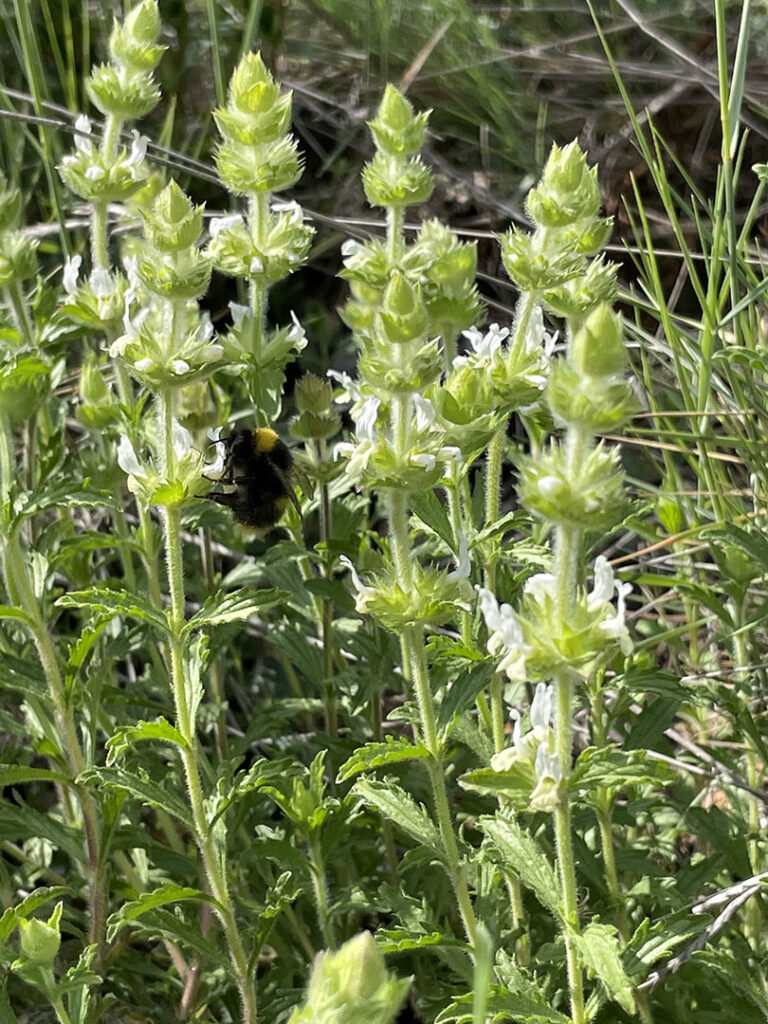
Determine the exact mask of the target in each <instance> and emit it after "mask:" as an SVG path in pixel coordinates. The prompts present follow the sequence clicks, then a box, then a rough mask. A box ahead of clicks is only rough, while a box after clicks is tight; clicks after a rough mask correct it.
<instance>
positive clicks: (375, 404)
mask: <svg viewBox="0 0 768 1024" xmlns="http://www.w3.org/2000/svg"><path fill="white" fill-rule="evenodd" d="M380 405H381V401H380V400H379V399H378V398H373V397H371V398H366V400H365V401H364V402H363V407H362V409H361V410H360V415H359V416H358V418H357V424H356V426H355V433H356V434H357V436H358V437H359V438H360V440H361V441H371V442H374V441H376V440H377V436H376V420H377V418H378V415H379V406H380Z"/></svg>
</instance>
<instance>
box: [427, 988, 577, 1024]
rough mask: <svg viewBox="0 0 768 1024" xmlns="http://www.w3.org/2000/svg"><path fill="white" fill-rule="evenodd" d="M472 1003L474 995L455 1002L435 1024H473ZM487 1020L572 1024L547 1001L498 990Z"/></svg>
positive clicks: (490, 1000)
mask: <svg viewBox="0 0 768 1024" xmlns="http://www.w3.org/2000/svg"><path fill="white" fill-rule="evenodd" d="M473 1002H474V994H473V993H468V994H467V995H465V996H461V998H459V999H456V1000H454V1001H453V1002H452V1003H451V1004H450V1006H447V1007H446V1008H445V1009H444V1010H443V1011H442V1012H441V1013H440V1014H438V1016H437V1017H436V1018H435V1024H449V1022H451V1024H473V1022H474V1020H475V1017H474V1014H473V1012H472V1004H473ZM485 1019H486V1020H488V1021H493V1022H494V1024H496V1022H498V1024H507V1022H508V1021H510V1022H511V1021H515V1024H572V1022H571V1018H570V1017H566V1016H564V1015H563V1014H562V1013H560V1012H559V1011H558V1010H555V1009H553V1008H552V1007H551V1006H550V1005H549V1004H548V1003H547V1002H545V1000H544V999H532V998H531V997H530V996H524V995H515V994H514V993H512V992H506V991H505V990H504V989H501V988H498V987H495V986H494V988H493V989H492V990H491V994H490V996H489V999H488V1004H487V1006H486V1017H485Z"/></svg>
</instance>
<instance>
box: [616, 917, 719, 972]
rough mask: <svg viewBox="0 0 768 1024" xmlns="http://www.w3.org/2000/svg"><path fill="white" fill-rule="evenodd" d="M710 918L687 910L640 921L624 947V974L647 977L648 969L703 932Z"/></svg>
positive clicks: (666, 958)
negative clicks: (652, 919) (653, 919)
mask: <svg viewBox="0 0 768 1024" xmlns="http://www.w3.org/2000/svg"><path fill="white" fill-rule="evenodd" d="M710 922H711V918H710V917H709V916H708V915H706V914H697V915H696V916H695V917H694V916H693V915H692V914H691V912H690V911H689V910H683V911H679V912H678V913H676V914H667V915H665V916H664V917H662V918H659V920H657V921H654V923H653V924H651V922H650V921H648V920H647V919H646V920H645V921H641V923H640V924H639V925H638V927H637V929H636V931H635V934H634V935H633V936H632V938H631V939H630V941H629V944H628V946H627V949H626V950H625V951H624V965H625V969H626V971H627V974H628V975H629V976H630V977H632V978H636V979H637V980H639V979H642V978H644V977H646V975H647V974H648V971H649V969H650V968H651V967H652V966H653V965H654V964H655V963H658V962H659V961H660V960H668V959H669V958H670V956H671V955H672V954H673V953H674V952H675V950H677V949H678V948H679V947H680V946H682V945H683V943H685V942H689V941H690V940H691V939H692V938H694V937H695V936H696V935H699V934H700V933H701V932H703V931H704V930H705V929H706V928H707V927H709V924H710Z"/></svg>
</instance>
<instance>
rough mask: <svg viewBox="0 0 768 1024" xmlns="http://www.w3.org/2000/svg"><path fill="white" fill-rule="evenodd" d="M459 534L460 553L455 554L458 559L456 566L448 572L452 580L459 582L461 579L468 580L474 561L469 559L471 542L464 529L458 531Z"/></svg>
mask: <svg viewBox="0 0 768 1024" xmlns="http://www.w3.org/2000/svg"><path fill="white" fill-rule="evenodd" d="M458 535H459V554H458V556H457V555H454V556H453V557H454V558H455V559H456V568H455V569H453V570H452V571H451V572H449V573H448V579H449V580H451V582H455V583H458V582H459V581H460V580H468V579H469V574H470V572H471V570H472V563H471V562H470V560H469V544H467V538H466V537H465V536H464V533H463V531H462V530H459V531H458Z"/></svg>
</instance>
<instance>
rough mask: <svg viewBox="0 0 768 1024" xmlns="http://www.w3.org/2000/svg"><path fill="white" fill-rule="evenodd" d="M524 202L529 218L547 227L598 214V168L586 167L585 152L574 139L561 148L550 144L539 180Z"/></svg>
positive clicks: (562, 224)
mask: <svg viewBox="0 0 768 1024" xmlns="http://www.w3.org/2000/svg"><path fill="white" fill-rule="evenodd" d="M526 206H527V208H528V213H529V215H530V217H531V219H532V220H533V221H535V222H536V224H539V225H541V226H542V227H547V228H553V227H563V226H564V225H566V224H573V223H575V222H576V221H579V220H584V219H586V218H591V217H595V216H596V215H597V212H598V210H599V209H600V189H599V187H598V184H597V168H592V169H590V168H589V167H587V158H586V154H585V153H583V152H582V151H581V149H579V144H578V143H577V142H576V140H574V141H573V142H571V143H569V144H568V145H567V146H565V147H563V148H562V149H561V148H560V147H559V146H557V145H553V146H552V149H551V151H550V154H549V158H548V160H547V163H546V166H545V167H544V171H543V174H542V177H541V181H540V182H539V184H538V185H537V186H536V187H535V188H533V189H532V190H531V191H530V192H529V193H528V199H527V201H526Z"/></svg>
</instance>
